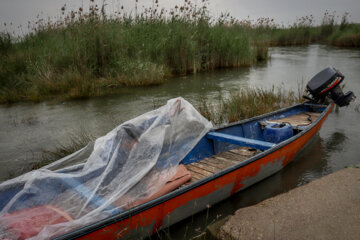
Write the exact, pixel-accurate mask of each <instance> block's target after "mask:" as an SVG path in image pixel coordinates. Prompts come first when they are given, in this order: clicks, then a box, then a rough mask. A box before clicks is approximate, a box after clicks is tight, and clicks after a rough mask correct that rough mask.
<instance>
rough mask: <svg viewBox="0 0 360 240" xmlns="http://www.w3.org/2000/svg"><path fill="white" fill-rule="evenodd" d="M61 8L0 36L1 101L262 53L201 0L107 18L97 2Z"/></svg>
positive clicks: (77, 93) (138, 82) (146, 79)
mask: <svg viewBox="0 0 360 240" xmlns="http://www.w3.org/2000/svg"><path fill="white" fill-rule="evenodd" d="M90 1H91V0H90ZM155 3H157V1H156V2H155ZM62 13H63V17H62V18H61V19H60V20H57V21H47V22H46V21H44V20H41V19H40V20H39V21H37V22H36V23H35V24H34V25H31V26H29V27H30V28H31V30H32V32H31V33H29V34H28V35H26V36H24V37H23V38H21V39H18V40H17V41H11V37H10V35H8V34H2V35H0V54H1V58H2V59H3V61H1V63H0V103H4V102H15V101H19V100H41V99H44V98H47V97H49V96H53V95H63V96H65V97H69V98H79V97H87V96H96V95H102V94H105V93H106V92H107V90H108V89H109V88H114V87H121V86H147V85H157V84H162V83H163V82H164V81H165V79H166V78H167V77H169V76H172V75H181V74H187V73H193V72H198V71H204V70H210V69H215V68H222V67H239V66H249V65H251V64H253V63H255V62H256V61H258V60H262V59H265V58H266V57H264V56H263V57H258V55H259V54H258V53H257V51H258V50H257V49H258V47H257V46H255V47H254V46H253V45H252V41H251V39H250V37H249V35H248V34H247V32H246V31H245V30H244V28H243V26H240V25H237V24H234V23H231V22H230V21H224V20H223V19H213V18H211V17H210V16H209V13H208V11H207V7H206V2H204V3H203V5H202V6H197V5H195V4H193V3H191V2H190V1H188V0H185V1H184V3H183V5H182V6H175V7H174V8H173V9H171V10H170V11H168V12H166V11H165V10H164V9H160V8H159V7H158V5H156V6H155V7H154V8H145V9H144V10H143V12H141V13H139V14H137V15H135V16H133V15H129V14H127V13H126V12H123V10H119V11H118V12H116V14H115V15H111V16H109V15H107V14H106V12H105V10H104V5H103V6H100V7H98V6H97V5H94V4H93V5H90V8H89V10H88V11H86V12H85V11H84V10H83V9H82V8H80V9H78V10H76V11H73V10H72V11H70V12H67V10H66V8H65V7H63V8H62ZM266 54H267V51H266Z"/></svg>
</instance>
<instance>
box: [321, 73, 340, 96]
mask: <svg viewBox="0 0 360 240" xmlns="http://www.w3.org/2000/svg"><path fill="white" fill-rule="evenodd" d="M340 81H341V77H338V78H337V79H336V81H335V82H334V83H333V84H332V85H331V86H330V87H328V88H327V89H325V90H322V91H321V92H320V94H321V93H324V92H326V91H328V90H330V89H332V88H333V87H335V86H336V85H337V84H338V83H339V82H340Z"/></svg>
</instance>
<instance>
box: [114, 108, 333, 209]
mask: <svg viewBox="0 0 360 240" xmlns="http://www.w3.org/2000/svg"><path fill="white" fill-rule="evenodd" d="M325 108H326V106H325V105H313V104H306V103H305V104H301V105H297V106H294V107H291V108H288V109H284V110H280V111H278V112H273V113H269V114H266V115H263V116H259V117H255V118H252V119H249V120H244V121H240V122H237V123H233V124H229V125H227V126H225V127H220V128H217V129H214V130H213V131H211V132H209V133H207V134H206V135H205V136H204V137H203V138H202V139H201V140H200V141H199V142H198V144H197V145H196V146H195V148H194V149H193V150H192V151H191V152H190V153H189V154H188V155H187V156H186V157H185V159H184V160H183V161H182V162H181V163H180V167H179V168H178V171H177V173H176V174H175V176H174V177H173V178H172V179H171V180H170V181H169V182H167V184H165V186H164V187H163V188H162V189H160V190H159V191H158V192H157V193H155V194H154V195H152V196H151V197H149V198H147V199H143V200H142V201H140V202H135V203H133V204H132V205H131V207H134V206H138V205H140V204H142V203H144V202H147V201H150V200H153V199H155V198H157V197H159V196H161V195H164V194H166V193H169V192H171V191H174V190H176V189H178V188H182V187H185V186H187V185H189V184H192V183H194V182H197V181H199V180H201V179H203V178H206V177H209V176H211V175H213V174H215V173H217V172H220V171H222V170H224V169H226V168H229V167H231V166H234V165H236V164H239V163H240V162H243V161H245V160H247V159H249V158H251V157H253V156H255V155H257V154H260V153H262V152H263V151H266V150H267V149H270V148H272V147H274V146H276V145H277V144H279V143H281V142H283V141H285V140H287V139H289V138H291V137H294V136H295V135H297V134H299V133H300V132H301V131H304V130H306V129H308V128H310V127H311V126H312V125H313V123H315V122H316V120H317V119H318V118H319V117H320V115H321V114H322V112H323V111H324V110H325ZM284 123H286V124H287V125H288V127H289V129H290V131H291V134H290V135H288V136H286V137H285V138H283V139H281V140H280V141H278V142H271V141H269V140H268V139H267V138H266V137H264V131H265V129H266V127H267V126H268V125H271V124H284ZM115 205H116V204H115Z"/></svg>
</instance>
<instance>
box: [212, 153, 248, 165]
mask: <svg viewBox="0 0 360 240" xmlns="http://www.w3.org/2000/svg"><path fill="white" fill-rule="evenodd" d="M217 156H219V157H223V158H225V159H227V160H230V161H234V162H235V163H238V162H242V161H244V160H246V159H248V158H249V157H248V156H243V155H239V154H234V153H232V152H223V153H220V154H218V155H217Z"/></svg>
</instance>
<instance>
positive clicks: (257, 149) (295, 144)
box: [0, 67, 355, 240]
mask: <svg viewBox="0 0 360 240" xmlns="http://www.w3.org/2000/svg"><path fill="white" fill-rule="evenodd" d="M343 79H344V76H343V75H342V74H341V73H340V72H339V71H338V70H336V69H335V68H333V67H328V68H326V69H324V70H323V71H321V72H320V73H318V74H317V75H316V76H315V77H314V78H312V79H311V81H310V82H309V83H308V85H307V91H308V93H309V94H308V96H306V99H308V100H307V101H306V102H304V103H301V104H297V105H295V106H291V107H287V108H284V109H280V110H277V111H275V112H271V113H267V114H264V115H261V116H257V117H253V118H250V119H246V120H242V121H239V122H235V123H230V124H227V125H224V126H221V127H216V128H211V129H210V130H209V131H206V133H205V134H204V135H203V136H201V138H199V139H198V140H197V141H196V144H195V145H194V146H192V147H191V149H190V150H189V151H188V152H187V153H186V155H185V156H184V157H183V158H182V159H181V161H180V162H179V166H178V167H177V169H176V173H175V174H173V175H172V178H171V179H170V180H169V181H167V183H166V184H165V185H163V186H161V187H160V188H159V189H157V192H156V193H154V194H152V195H151V196H150V197H147V198H144V199H141V200H139V201H137V200H136V201H133V202H131V204H130V205H128V206H127V207H124V206H123V207H122V208H121V210H119V208H116V207H115V208H113V209H112V210H114V209H115V210H116V211H113V213H112V214H111V215H110V216H107V217H105V218H103V219H100V220H98V221H95V222H91V223H89V224H87V225H86V226H81V227H78V228H76V229H71V230H69V231H68V232H66V233H63V232H62V233H61V234H60V235H59V234H58V235H57V236H56V238H55V239H84V240H85V239H141V238H145V237H149V236H151V235H152V234H154V233H156V232H157V231H159V230H161V229H164V228H166V227H168V226H170V225H172V224H175V223H177V222H179V221H181V220H183V219H185V218H188V217H190V216H192V215H193V214H195V213H197V212H200V211H202V210H204V209H207V208H208V207H209V206H211V205H214V204H216V203H218V202H220V201H222V200H224V199H226V198H228V197H230V196H231V195H233V194H235V193H237V192H239V191H242V190H244V189H246V188H248V187H250V186H251V185H253V184H255V183H257V182H259V181H261V180H263V179H265V178H267V177H269V176H271V175H273V174H275V173H276V172H278V171H280V170H281V169H283V168H284V167H285V166H286V165H288V164H289V163H290V162H291V161H293V160H294V159H295V158H296V156H297V155H298V154H299V153H300V152H301V150H303V149H304V148H305V147H306V146H307V145H308V144H309V143H310V142H311V141H310V140H311V139H312V138H313V137H314V135H316V134H317V133H318V132H319V130H320V128H321V126H322V125H323V123H324V121H325V120H326V118H327V117H328V115H329V114H330V112H331V111H332V109H333V107H334V105H335V104H337V105H339V106H347V105H349V103H350V102H351V101H352V100H354V98H355V95H354V94H353V93H352V92H348V93H347V94H343V93H342V90H341V88H340V87H339V84H340V82H341V81H342V80H343ZM178 110H179V111H180V112H181V109H178ZM69 185H70V186H73V187H74V188H76V189H77V192H78V193H80V194H83V195H84V194H87V190H86V189H85V190H84V189H83V188H84V187H80V188H79V187H78V186H75V185H76V182H75V185H74V182H71V183H69ZM10 190H11V189H10ZM10 190H9V188H7V191H8V192H9V191H10ZM0 193H1V189H0ZM2 195H3V196H4V193H2ZM9 195H11V194H9ZM0 196H1V195H0ZM11 196H14V194H12V195H11ZM95 199H96V198H95ZM2 201H4V200H2ZM101 201H102V200H101V199H100V200H99V199H97V200H95V201H94V202H95V203H98V202H101ZM115 202H116V201H113V202H112V205H116V204H115ZM1 207H2V208H4V204H1ZM29 211H30V212H32V213H33V212H37V213H39V212H42V211H43V212H44V214H43V215H44V216H45V215H46V214H47V215H54V214H55V215H57V221H58V222H56V223H60V224H61V223H62V222H69V221H71V220H72V218H73V217H72V216H70V214H68V213H67V212H64V211H63V210H62V209H60V208H58V207H56V206H50V205H43V206H36V207H32V208H25V209H20V210H16V211H13V212H11V213H9V212H8V213H7V214H8V215H14V216H16V219H20V218H21V217H22V216H24V215H27V214H28V213H29ZM19 216H21V217H19ZM10 219H11V218H10ZM31 219H33V220H34V219H35V218H33V217H32V218H31ZM36 220H38V219H36ZM19 221H20V222H21V220H19ZM39 221H41V219H40V220H39ZM42 221H44V220H42ZM17 223H18V222H17ZM17 223H13V224H12V225H11V224H7V225H6V224H5V223H4V222H2V221H1V217H0V226H1V227H2V228H3V229H4V228H5V227H6V229H5V231H7V232H8V234H9V235H11V234H14V236H15V235H16V234H15V233H14V232H15V231H18V232H17V234H18V235H16V236H18V237H19V236H20V237H19V239H21V238H23V239H24V238H26V236H29V237H33V236H35V239H36V235H34V234H35V233H32V234H33V235H31V234H29V233H28V231H29V229H25V230H24V229H20V230H19V227H18V225H16V224H17ZM18 224H19V223H18ZM27 224H29V223H28V222H27ZM30 225H31V224H30ZM38 225H41V224H38ZM4 226H5V227H4ZM1 227H0V229H1ZM28 227H30V226H29V225H28ZM30 228H31V227H30ZM14 229H15V230H14ZM40 230H41V229H40ZM40 230H39V229H38V230H37V231H33V232H36V233H38V232H39V231H40ZM9 232H10V233H9ZM19 232H21V234H19Z"/></svg>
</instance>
